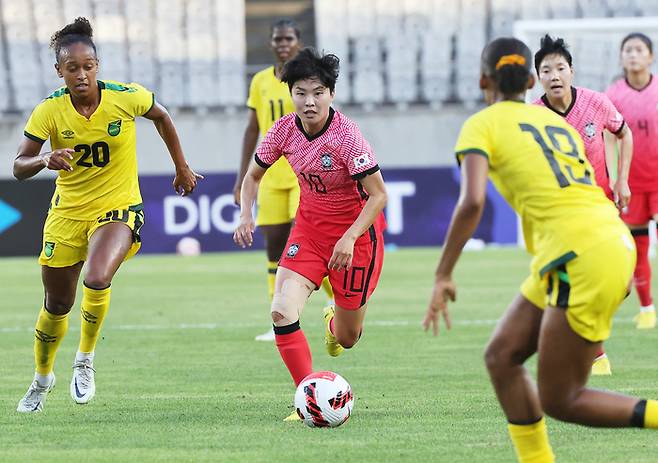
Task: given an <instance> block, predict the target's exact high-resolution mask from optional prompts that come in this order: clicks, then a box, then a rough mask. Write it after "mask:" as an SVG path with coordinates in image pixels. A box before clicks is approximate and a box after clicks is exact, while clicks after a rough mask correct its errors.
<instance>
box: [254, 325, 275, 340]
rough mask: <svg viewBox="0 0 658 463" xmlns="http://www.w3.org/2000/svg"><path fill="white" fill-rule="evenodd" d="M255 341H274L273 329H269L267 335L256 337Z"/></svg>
mask: <svg viewBox="0 0 658 463" xmlns="http://www.w3.org/2000/svg"><path fill="white" fill-rule="evenodd" d="M256 341H265V342H271V341H274V328H270V330H269V331H268V332H267V333H263V334H259V335H258V336H256Z"/></svg>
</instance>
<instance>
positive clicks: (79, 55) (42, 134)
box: [14, 18, 202, 412]
mask: <svg viewBox="0 0 658 463" xmlns="http://www.w3.org/2000/svg"><path fill="white" fill-rule="evenodd" d="M51 47H52V48H53V49H54V51H55V58H56V64H55V69H56V70H57V74H58V75H59V77H60V78H63V79H64V83H65V84H66V86H65V87H63V88H60V89H59V90H57V91H56V92H54V93H53V94H52V95H50V96H49V97H48V98H46V99H45V100H43V101H42V102H41V103H40V104H39V105H38V106H37V107H36V108H35V109H34V111H33V112H32V115H31V116H30V119H29V120H28V121H27V125H26V126H25V132H24V133H25V136H24V138H23V141H22V142H21V144H20V147H19V149H18V156H17V157H16V160H15V161H14V176H15V177H16V178H17V179H19V180H24V179H26V178H30V177H32V176H34V175H36V174H37V173H39V172H40V171H41V170H42V169H44V168H48V169H50V170H56V171H58V173H59V175H58V178H57V188H56V189H55V193H54V194H53V197H52V201H51V203H50V208H49V212H48V217H47V218H46V222H45V225H44V230H43V248H42V251H41V255H40V256H39V263H40V264H41V266H42V267H41V269H42V271H41V275H42V279H43V285H44V293H45V298H44V303H43V304H44V305H43V307H42V308H41V311H40V312H39V317H38V319H37V323H36V328H35V341H34V354H35V361H36V373H35V376H34V381H33V382H32V384H31V385H30V387H29V388H28V390H27V393H26V394H25V396H24V397H23V398H22V399H21V400H20V402H19V403H18V409H17V410H18V411H19V412H38V411H41V410H42V409H43V405H44V402H45V400H46V395H47V393H48V392H49V391H50V390H51V389H52V388H53V386H54V385H55V375H54V373H53V366H54V363H55V355H56V353H57V349H58V347H59V345H60V343H61V341H62V338H63V337H64V335H65V334H66V331H67V329H68V313H69V311H70V310H71V307H72V306H73V302H74V300H75V293H76V288H77V286H78V277H79V275H80V271H81V269H82V265H83V263H84V262H85V261H86V266H85V274H84V281H83V290H82V305H81V308H80V312H81V323H82V324H81V329H80V344H79V347H78V352H77V354H76V356H75V361H74V363H73V378H72V380H71V387H70V392H71V397H72V398H73V400H74V401H75V402H77V403H80V404H84V403H87V402H89V401H90V400H91V399H92V398H93V396H94V394H95V391H96V386H95V381H94V372H95V370H94V367H93V362H94V351H95V347H96V341H97V339H98V336H99V333H100V329H101V326H102V324H103V319H104V318H105V315H106V314H107V310H108V308H109V305H110V284H111V282H112V278H113V276H114V274H115V273H116V271H117V270H118V268H119V266H120V265H121V263H122V262H123V261H124V260H126V259H128V258H129V257H131V256H133V255H134V254H135V253H136V252H137V251H138V249H139V247H140V237H139V230H140V228H141V226H142V224H143V223H144V212H143V206H142V199H141V195H140V192H139V184H138V181H137V157H136V145H135V118H136V117H138V116H143V117H145V118H147V119H150V120H152V121H153V124H154V125H155V127H156V129H157V130H158V133H159V134H160V136H161V137H162V139H163V140H164V142H165V144H166V145H167V149H168V150H169V153H170V155H171V158H172V160H173V162H174V165H175V166H176V176H175V178H174V182H173V186H174V190H176V192H177V193H179V194H181V195H187V194H189V193H191V192H192V191H193V190H194V187H195V186H196V182H197V179H199V178H202V177H201V176H200V175H197V174H195V173H194V172H193V171H192V169H190V167H189V166H188V165H187V162H186V160H185V156H184V155H183V151H182V149H181V146H180V142H179V140H178V135H177V133H176V128H175V127H174V124H173V122H172V120H171V118H170V117H169V114H168V113H167V111H166V110H165V108H163V107H162V106H161V105H160V104H158V103H157V102H156V101H155V97H154V95H153V94H152V93H151V92H149V91H148V90H146V89H145V88H143V87H141V86H139V85H137V84H128V85H126V84H121V83H118V82H113V81H100V80H98V81H97V80H96V76H97V73H98V57H97V55H96V46H95V45H94V42H93V41H92V28H91V25H90V24H89V21H88V20H87V19H86V18H77V19H76V20H75V21H74V22H73V23H72V24H69V25H67V26H66V27H64V28H63V29H62V30H60V31H57V32H56V33H55V34H54V35H53V36H52V40H51ZM48 139H50V144H51V147H52V151H50V152H45V153H41V147H42V145H43V143H45V141H46V140H48Z"/></svg>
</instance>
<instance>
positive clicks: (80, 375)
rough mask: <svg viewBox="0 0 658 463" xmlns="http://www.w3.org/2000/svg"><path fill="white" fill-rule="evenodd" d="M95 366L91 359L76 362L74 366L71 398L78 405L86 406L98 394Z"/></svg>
mask: <svg viewBox="0 0 658 463" xmlns="http://www.w3.org/2000/svg"><path fill="white" fill-rule="evenodd" d="M94 373H96V370H94V364H93V363H92V362H91V360H90V359H85V360H76V361H75V363H74V364H73V378H71V398H72V399H73V400H74V401H75V403H78V404H86V403H87V402H89V401H90V400H91V399H93V398H94V395H95V394H96V383H95V381H94Z"/></svg>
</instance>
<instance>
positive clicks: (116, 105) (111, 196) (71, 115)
mask: <svg viewBox="0 0 658 463" xmlns="http://www.w3.org/2000/svg"><path fill="white" fill-rule="evenodd" d="M98 87H99V89H100V92H101V100H100V104H99V106H98V108H96V111H94V113H93V114H92V115H91V116H90V117H89V118H88V119H87V118H86V117H85V116H83V115H82V114H80V113H79V112H77V111H76V110H75V108H74V107H73V103H72V102H71V95H70V93H69V91H68V89H67V88H66V87H64V88H60V89H59V90H57V91H56V92H54V93H53V94H52V95H50V96H49V97H48V98H46V99H45V100H43V101H42V102H41V103H39V104H38V105H37V107H36V108H34V111H32V115H31V116H30V119H29V120H28V121H27V125H26V126H25V132H24V133H25V136H26V137H28V138H30V139H32V140H34V141H37V142H39V143H44V142H45V141H46V140H48V139H50V144H51V146H52V149H53V150H56V149H60V148H71V149H73V150H75V153H74V154H73V160H72V161H69V164H71V167H73V171H72V172H67V171H64V170H60V171H59V176H58V177H57V181H56V184H57V187H56V188H55V193H54V194H53V198H52V200H51V204H50V207H51V209H50V211H51V213H55V214H58V215H60V216H62V217H65V218H68V219H73V220H95V219H97V218H98V217H100V216H101V215H103V214H104V213H106V212H107V211H111V210H115V209H127V208H128V207H129V206H134V205H137V204H140V203H141V202H142V198H141V195H140V192H139V183H138V180H137V152H136V151H137V150H136V138H135V118H136V117H138V116H142V115H144V114H146V113H147V112H148V111H149V110H150V109H151V107H152V106H153V103H154V101H155V100H154V95H153V93H151V92H150V91H148V90H146V89H145V88H144V87H142V86H140V85H138V84H134V83H131V84H123V83H120V82H113V81H107V80H106V81H98Z"/></svg>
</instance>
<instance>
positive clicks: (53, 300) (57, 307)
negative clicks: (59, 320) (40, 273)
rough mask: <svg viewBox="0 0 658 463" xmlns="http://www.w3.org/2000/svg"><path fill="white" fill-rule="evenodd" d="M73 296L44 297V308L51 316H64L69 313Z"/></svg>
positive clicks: (73, 300)
mask: <svg viewBox="0 0 658 463" xmlns="http://www.w3.org/2000/svg"><path fill="white" fill-rule="evenodd" d="M74 302H75V296H73V297H62V296H59V297H58V296H49V295H46V300H45V302H44V303H45V306H46V310H47V311H48V312H50V313H51V314H53V315H66V314H67V313H69V312H70V311H71V307H73V303H74Z"/></svg>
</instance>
